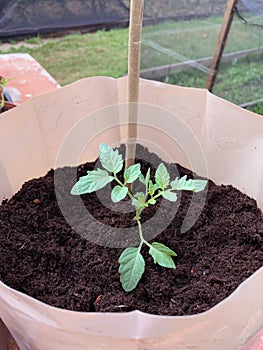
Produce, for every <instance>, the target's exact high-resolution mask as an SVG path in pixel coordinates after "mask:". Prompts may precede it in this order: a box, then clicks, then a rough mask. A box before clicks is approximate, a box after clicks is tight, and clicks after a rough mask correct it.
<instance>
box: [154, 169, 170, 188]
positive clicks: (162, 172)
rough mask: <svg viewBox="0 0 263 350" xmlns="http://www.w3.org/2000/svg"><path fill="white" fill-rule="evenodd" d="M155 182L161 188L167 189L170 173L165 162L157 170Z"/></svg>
mask: <svg viewBox="0 0 263 350" xmlns="http://www.w3.org/2000/svg"><path fill="white" fill-rule="evenodd" d="M155 182H156V185H157V186H158V187H159V188H161V189H165V188H166V187H167V186H168V185H169V182H170V175H169V173H168V171H167V169H166V167H165V165H164V164H163V163H161V164H160V165H159V166H158V168H157V170H156V172H155Z"/></svg>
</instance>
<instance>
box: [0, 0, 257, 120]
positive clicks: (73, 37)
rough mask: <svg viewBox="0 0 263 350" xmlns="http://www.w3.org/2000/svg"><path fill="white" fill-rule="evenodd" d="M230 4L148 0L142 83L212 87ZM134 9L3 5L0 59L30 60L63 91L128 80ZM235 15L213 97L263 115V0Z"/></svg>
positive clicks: (2, 1) (65, 0) (64, 0)
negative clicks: (85, 83) (87, 80)
mask: <svg viewBox="0 0 263 350" xmlns="http://www.w3.org/2000/svg"><path fill="white" fill-rule="evenodd" d="M227 5H229V1H228V0H184V1H181V0H162V1H156V0H145V10H144V22H143V35H142V56H141V77H144V78H147V79H154V80H158V81H162V82H166V83H168V84H176V85H180V86H190V87H200V88H205V87H206V83H207V79H208V76H209V75H211V74H212V73H213V70H212V69H211V64H212V59H213V56H214V53H215V50H216V49H217V48H218V36H219V32H220V29H221V26H222V21H223V18H224V14H225V11H226V8H227ZM129 8H130V1H129V0H107V1H106V0H9V1H7V0H0V41H1V44H0V54H6V53H17V52H19V53H28V54H30V55H31V56H32V57H33V58H34V59H35V60H37V61H38V62H39V63H40V64H41V65H42V66H43V67H44V68H45V69H46V70H47V71H48V72H49V73H50V74H51V75H52V76H53V77H54V78H55V79H56V81H57V82H58V83H59V84H60V85H65V84H69V83H71V82H74V81H76V80H78V79H80V78H84V77H88V76H96V75H106V76H112V77H116V78H117V77H121V76H123V75H125V74H127V59H128V58H127V57H128V24H129ZM232 14H233V21H232V23H231V27H230V30H229V34H228V37H227V41H226V42H225V43H224V44H225V45H224V50H223V55H222V58H221V60H220V63H219V67H218V71H217V75H216V79H215V82H214V84H213V86H212V88H211V91H212V92H213V93H214V94H216V95H217V96H220V97H223V98H224V99H226V100H229V101H231V102H233V103H235V104H238V105H241V106H242V107H244V108H248V109H250V110H253V111H255V112H257V113H260V114H263V80H262V78H263V61H262V58H263V0H238V1H236V2H235V5H234V6H233V10H232ZM0 75H2V74H1V67H0Z"/></svg>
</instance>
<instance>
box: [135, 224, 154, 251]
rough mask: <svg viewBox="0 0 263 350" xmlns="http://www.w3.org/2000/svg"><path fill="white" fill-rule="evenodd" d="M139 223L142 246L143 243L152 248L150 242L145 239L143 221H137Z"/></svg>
mask: <svg viewBox="0 0 263 350" xmlns="http://www.w3.org/2000/svg"><path fill="white" fill-rule="evenodd" d="M137 223H138V229H139V235H140V239H141V245H142V244H143V243H145V244H146V245H147V246H148V247H150V248H151V245H150V243H148V242H147V241H146V240H145V239H144V238H143V234H142V224H141V221H140V220H138V219H137Z"/></svg>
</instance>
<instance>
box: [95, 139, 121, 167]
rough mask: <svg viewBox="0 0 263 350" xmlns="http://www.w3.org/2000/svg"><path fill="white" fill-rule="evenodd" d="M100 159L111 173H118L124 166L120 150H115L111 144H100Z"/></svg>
mask: <svg viewBox="0 0 263 350" xmlns="http://www.w3.org/2000/svg"><path fill="white" fill-rule="evenodd" d="M99 155H100V161H101V164H102V166H103V168H104V169H106V170H108V171H109V172H110V173H114V174H117V173H118V172H119V171H121V169H122V167H123V159H122V156H121V155H120V154H119V152H118V150H115V151H114V150H113V149H112V148H111V147H110V146H108V145H105V144H104V143H102V144H101V145H100V152H99Z"/></svg>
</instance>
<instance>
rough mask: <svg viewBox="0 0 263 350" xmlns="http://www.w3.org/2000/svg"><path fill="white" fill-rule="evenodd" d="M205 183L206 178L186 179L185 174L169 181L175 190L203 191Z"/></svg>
mask: <svg viewBox="0 0 263 350" xmlns="http://www.w3.org/2000/svg"><path fill="white" fill-rule="evenodd" d="M206 184H207V181H206V180H198V179H197V180H193V179H188V180H187V177H186V175H184V176H183V177H181V178H180V179H179V178H178V177H177V178H176V179H175V180H174V181H171V184H170V185H171V187H172V189H173V190H177V191H193V192H200V191H203V190H204V188H205V186H206Z"/></svg>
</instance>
